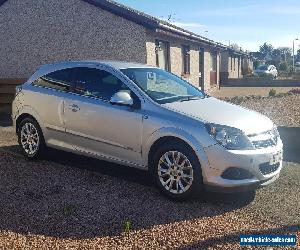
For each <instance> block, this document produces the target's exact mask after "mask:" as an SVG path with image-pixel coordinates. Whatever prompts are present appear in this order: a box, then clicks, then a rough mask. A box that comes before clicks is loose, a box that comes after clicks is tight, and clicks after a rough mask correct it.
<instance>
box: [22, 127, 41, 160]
mask: <svg viewBox="0 0 300 250" xmlns="http://www.w3.org/2000/svg"><path fill="white" fill-rule="evenodd" d="M20 141H21V144H22V147H23V149H24V151H25V152H26V154H28V155H34V154H36V153H37V151H38V149H39V144H40V137H39V134H38V130H37V128H36V127H35V126H34V125H33V124H32V123H25V124H24V125H23V126H22V128H21V138H20Z"/></svg>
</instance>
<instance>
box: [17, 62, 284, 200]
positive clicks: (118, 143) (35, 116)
mask: <svg viewBox="0 0 300 250" xmlns="http://www.w3.org/2000/svg"><path fill="white" fill-rule="evenodd" d="M13 121H14V125H15V128H16V133H17V135H18V140H19V144H20V146H21V148H22V150H23V152H24V154H25V155H26V156H27V157H29V158H36V157H39V156H40V155H42V154H43V153H45V152H46V150H47V147H53V148H57V149H62V150H66V151H70V152H73V153H77V154H82V155H86V156H91V157H95V158H99V159H104V160H107V161H112V162H116V163H120V164H124V165H127V166H132V167H138V168H141V169H144V170H149V171H150V173H151V174H152V175H153V176H154V178H155V182H156V184H157V185H158V187H159V188H160V189H161V191H162V192H163V193H164V194H166V195H167V196H169V197H171V198H174V199H184V198H187V197H189V196H190V195H192V194H195V193H197V192H199V191H200V190H203V189H209V190H222V191H225V190H228V191H243V190H248V189H254V188H257V187H260V186H264V185H267V184H269V183H271V182H273V181H274V180H276V179H277V178H278V176H279V172H280V170H281V168H282V142H281V139H280V137H279V134H278V131H277V128H276V126H275V125H274V124H273V123H272V122H271V121H270V120H269V119H268V118H267V117H265V116H263V115H261V114H259V113H256V112H254V111H250V110H247V109H244V108H242V107H239V106H236V105H233V104H230V103H226V102H224V101H220V100H218V99H215V98H213V97H210V96H208V95H206V94H204V93H203V92H202V91H200V90H199V89H198V88H196V87H194V86H193V85H191V84H189V83H188V82H186V81H185V80H183V79H181V78H179V77H177V76H176V75H173V74H171V73H169V72H166V71H164V70H161V69H159V68H156V67H151V66H147V65H142V64H136V63H126V62H109V61H107V62H101V61H78V62H75V61H74V62H61V63H55V64H51V65H44V66H42V67H40V68H39V69H38V70H37V71H36V72H35V73H34V74H33V75H32V76H31V77H30V79H29V80H28V81H27V82H26V83H24V84H23V85H20V86H18V87H17V89H16V97H15V100H14V103H13Z"/></svg>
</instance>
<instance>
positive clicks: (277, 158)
mask: <svg viewBox="0 0 300 250" xmlns="http://www.w3.org/2000/svg"><path fill="white" fill-rule="evenodd" d="M281 160H282V152H278V153H276V154H274V155H273V156H272V158H271V159H270V165H274V164H276V163H278V162H281Z"/></svg>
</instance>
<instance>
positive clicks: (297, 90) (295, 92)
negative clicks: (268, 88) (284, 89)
mask: <svg viewBox="0 0 300 250" xmlns="http://www.w3.org/2000/svg"><path fill="white" fill-rule="evenodd" d="M289 93H291V94H297V95H300V89H291V90H290V91H289Z"/></svg>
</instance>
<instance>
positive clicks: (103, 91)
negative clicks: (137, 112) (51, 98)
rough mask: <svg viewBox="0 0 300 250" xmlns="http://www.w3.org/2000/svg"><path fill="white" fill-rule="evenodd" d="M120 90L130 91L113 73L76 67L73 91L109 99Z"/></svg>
mask: <svg viewBox="0 0 300 250" xmlns="http://www.w3.org/2000/svg"><path fill="white" fill-rule="evenodd" d="M121 90H122V91H128V92H130V89H129V88H128V87H127V86H126V85H125V84H124V83H123V82H122V81H121V80H120V79H119V78H117V77H116V76H114V75H113V74H111V73H109V72H107V71H104V70H99V69H94V68H85V67H81V68H77V72H76V80H75V82H74V89H73V91H74V92H75V93H77V94H81V95H83V96H90V97H97V98H101V99H103V100H107V101H109V100H110V98H111V97H112V96H113V95H114V94H115V93H117V92H118V91H121Z"/></svg>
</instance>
